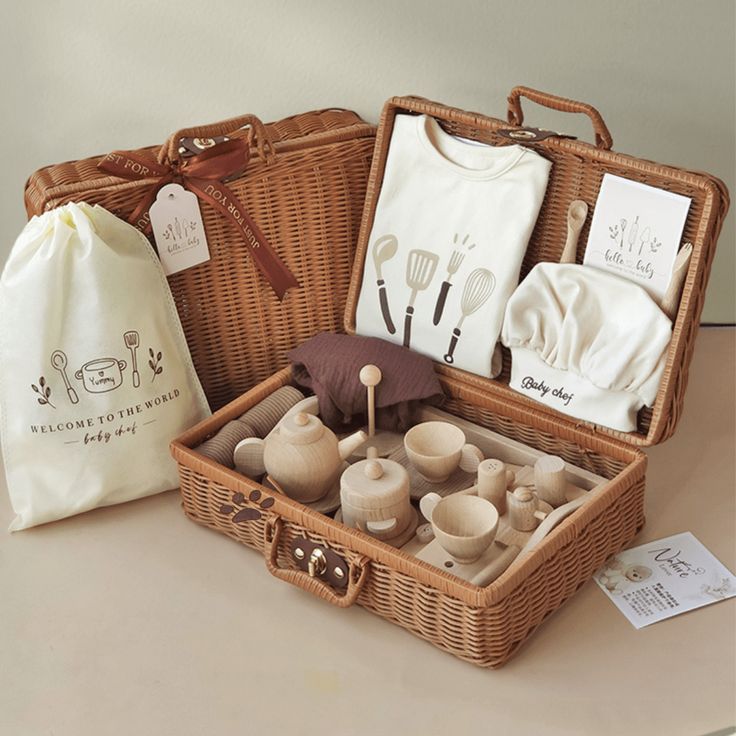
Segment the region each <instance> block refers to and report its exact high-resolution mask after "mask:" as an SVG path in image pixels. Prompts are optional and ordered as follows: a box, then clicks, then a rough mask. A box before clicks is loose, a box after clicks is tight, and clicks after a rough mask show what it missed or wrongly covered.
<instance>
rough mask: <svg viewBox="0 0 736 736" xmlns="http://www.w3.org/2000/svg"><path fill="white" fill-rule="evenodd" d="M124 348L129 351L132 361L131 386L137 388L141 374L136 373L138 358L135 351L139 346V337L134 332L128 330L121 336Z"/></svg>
mask: <svg viewBox="0 0 736 736" xmlns="http://www.w3.org/2000/svg"><path fill="white" fill-rule="evenodd" d="M123 340H125V346H126V347H127V348H128V350H130V357H131V360H132V361H133V363H132V365H133V386H134V388H138V387H139V386H140V385H141V374H140V373H139V372H138V356H137V355H136V351H137V350H138V347H139V346H140V344H141V338H140V335H139V334H138V333H137V332H136V331H135V330H130V331H128V332H126V333H124V334H123Z"/></svg>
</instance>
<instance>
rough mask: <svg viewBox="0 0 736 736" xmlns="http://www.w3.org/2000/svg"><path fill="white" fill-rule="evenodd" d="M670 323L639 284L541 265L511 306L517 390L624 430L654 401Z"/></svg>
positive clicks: (508, 319)
mask: <svg viewBox="0 0 736 736" xmlns="http://www.w3.org/2000/svg"><path fill="white" fill-rule="evenodd" d="M671 335H672V325H671V323H670V320H669V319H668V318H667V316H666V315H665V314H664V313H663V312H662V310H661V309H660V308H659V307H658V306H657V304H656V303H655V302H654V300H653V299H652V298H651V297H650V296H649V294H647V292H646V291H645V290H644V289H642V288H641V287H640V286H639V285H637V284H635V283H633V282H631V281H628V280H626V279H623V278H621V277H620V276H616V275H615V274H611V273H607V272H605V271H601V270H598V269H595V268H591V267H588V266H580V265H577V264H573V263H539V264H537V265H536V266H535V267H534V268H533V269H532V270H531V272H530V273H529V275H528V276H527V277H526V278H525V279H524V281H523V282H522V283H521V284H520V285H519V287H518V288H517V289H516V291H515V292H514V293H513V294H512V296H511V298H510V299H509V301H508V303H507V305H506V315H505V319H504V325H503V330H502V333H501V341H502V342H503V344H504V345H506V347H508V348H510V349H511V382H510V385H511V387H512V388H513V389H516V390H517V391H520V392H521V393H523V394H524V395H526V396H529V397H530V398H533V399H536V400H538V401H541V402H542V403H544V404H546V405H547V406H550V407H552V408H554V409H557V410H558V411H561V412H563V413H565V414H569V415H570V416H573V417H576V418H578V419H583V420H585V421H588V422H594V423H595V424H600V425H603V426H606V427H610V428H612V429H617V430H621V431H623V432H631V431H633V430H635V429H636V415H637V412H638V411H639V409H641V407H642V406H652V405H653V404H654V400H655V398H656V396H657V389H658V388H659V382H660V379H661V377H662V372H663V370H664V363H665V355H666V349H667V345H668V344H669V341H670V337H671Z"/></svg>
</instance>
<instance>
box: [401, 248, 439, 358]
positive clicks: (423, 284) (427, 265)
mask: <svg viewBox="0 0 736 736" xmlns="http://www.w3.org/2000/svg"><path fill="white" fill-rule="evenodd" d="M439 260H440V257H439V256H438V255H437V254H436V253H430V252H429V251H428V250H412V251H409V257H408V259H407V261H406V285H407V286H408V287H409V288H410V289H411V297H410V299H409V304H408V305H407V307H406V316H405V317H404V347H405V348H408V347H410V346H411V320H412V317H413V316H414V301H415V300H416V298H417V294H418V293H419V292H420V291H424V290H425V289H427V288H428V287H429V284H430V283H431V282H432V278H433V277H434V272H435V271H436V270H437V263H438V262H439Z"/></svg>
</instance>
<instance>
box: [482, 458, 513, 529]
mask: <svg viewBox="0 0 736 736" xmlns="http://www.w3.org/2000/svg"><path fill="white" fill-rule="evenodd" d="M507 481H508V478H507V475H506V466H505V465H504V464H503V463H502V462H501V461H500V460H484V461H483V462H482V463H480V464H479V465H478V495H479V496H480V497H481V498H485V499H486V500H487V501H490V502H491V503H492V504H493V505H494V506H495V507H496V511H498V514H499V516H503V515H504V514H505V513H506V485H507Z"/></svg>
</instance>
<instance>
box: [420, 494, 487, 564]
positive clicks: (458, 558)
mask: <svg viewBox="0 0 736 736" xmlns="http://www.w3.org/2000/svg"><path fill="white" fill-rule="evenodd" d="M419 507H420V509H421V510H422V513H423V514H424V516H425V517H427V518H428V519H429V521H430V522H431V524H432V530H433V531H434V536H435V539H437V541H438V542H439V543H440V545H441V546H442V549H444V550H445V552H447V554H448V555H450V557H452V559H453V560H455V562H457V563H459V564H461V565H467V564H470V563H471V562H475V561H476V560H478V559H479V558H480V557H481V556H482V555H483V553H484V552H485V551H486V550H487V549H488V547H490V545H491V544H492V543H493V540H494V539H495V538H496V531H497V529H498V511H496V507H495V506H494V505H493V504H492V503H491V502H490V501H486V500H485V499H484V498H480V497H478V496H468V495H465V494H453V495H452V496H446V497H445V498H442V497H441V496H439V495H438V494H437V493H428V494H427V495H426V496H424V497H423V498H422V500H421V501H420V504H419Z"/></svg>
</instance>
